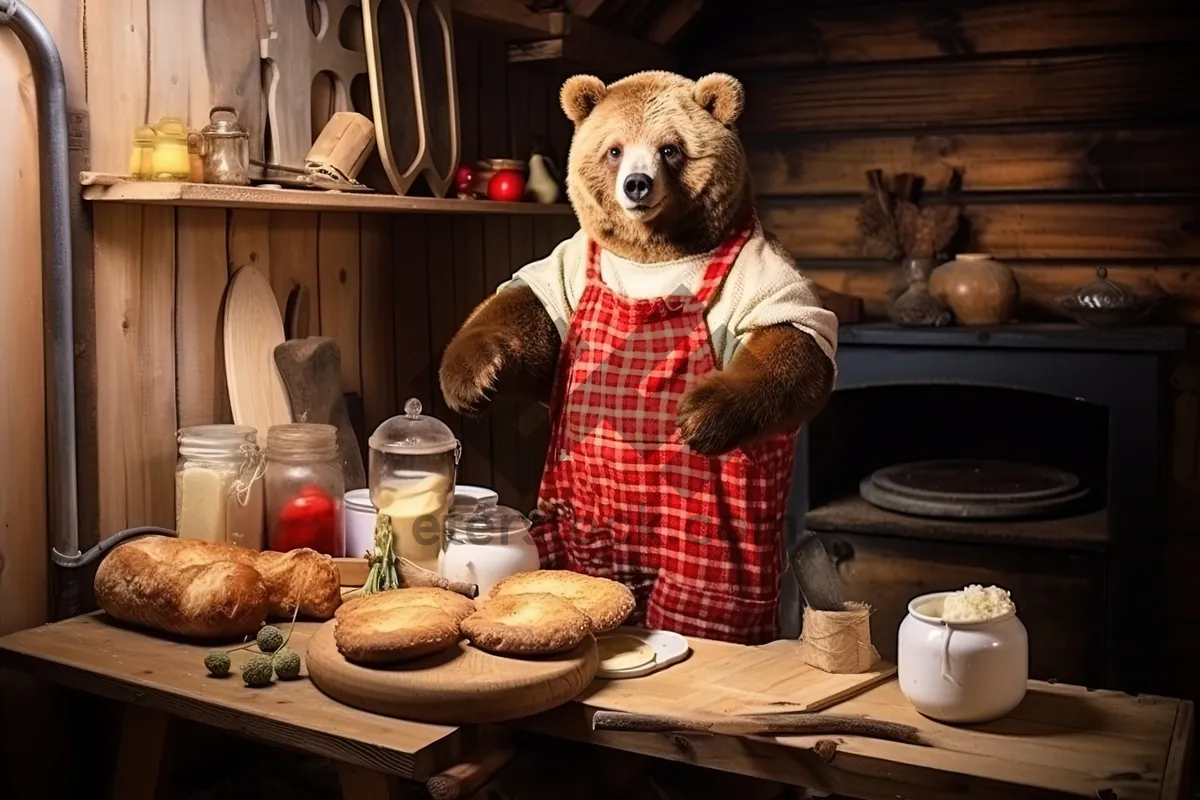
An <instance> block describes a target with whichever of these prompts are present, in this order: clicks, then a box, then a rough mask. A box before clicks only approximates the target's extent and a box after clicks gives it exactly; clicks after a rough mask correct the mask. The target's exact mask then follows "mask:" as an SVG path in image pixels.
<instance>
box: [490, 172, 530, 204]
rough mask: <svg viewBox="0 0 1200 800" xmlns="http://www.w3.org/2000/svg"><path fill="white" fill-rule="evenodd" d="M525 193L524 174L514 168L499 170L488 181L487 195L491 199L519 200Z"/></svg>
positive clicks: (513, 201) (515, 201)
mask: <svg viewBox="0 0 1200 800" xmlns="http://www.w3.org/2000/svg"><path fill="white" fill-rule="evenodd" d="M524 195H525V176H524V175H522V174H521V173H519V172H517V171H516V170H515V169H502V170H499V171H498V172H497V173H496V174H495V175H493V176H492V179H491V180H490V181H488V197H490V198H491V199H493V200H501V201H507V202H510V203H517V202H520V200H521V198H522V197H523V196H524Z"/></svg>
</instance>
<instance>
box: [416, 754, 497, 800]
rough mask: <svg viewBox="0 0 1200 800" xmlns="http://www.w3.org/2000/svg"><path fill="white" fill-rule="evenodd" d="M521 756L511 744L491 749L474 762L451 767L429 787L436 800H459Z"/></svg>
mask: <svg viewBox="0 0 1200 800" xmlns="http://www.w3.org/2000/svg"><path fill="white" fill-rule="evenodd" d="M516 754H517V748H516V747H514V746H513V745H511V744H500V745H496V746H493V747H488V748H486V749H484V750H483V751H482V752H480V753H477V754H476V755H475V757H474V758H472V759H470V760H468V761H463V762H460V763H458V764H455V765H453V766H450V767H447V768H446V769H444V770H442V771H441V772H439V773H438V774H436V775H434V776H433V777H432V778H430V779H429V780H428V781H426V783H425V788H426V789H427V790H428V791H429V796H430V797H432V798H433V800H455V798H458V797H465V796H467V795H469V794H470V793H471V792H474V791H475V790H476V789H478V788H480V787H481V786H483V784H485V783H487V782H488V780H490V779H491V777H492V776H493V775H495V774H496V773H497V772H499V771H500V770H501V769H502V768H503V767H504V766H505V765H506V764H507V763H508V762H509V761H511V760H512V759H513V757H514V756H515V755H516Z"/></svg>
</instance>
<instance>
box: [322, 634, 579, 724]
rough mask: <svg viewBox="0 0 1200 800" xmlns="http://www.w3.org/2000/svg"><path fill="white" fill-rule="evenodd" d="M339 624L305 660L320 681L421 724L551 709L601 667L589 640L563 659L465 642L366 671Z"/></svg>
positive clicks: (342, 698)
mask: <svg viewBox="0 0 1200 800" xmlns="http://www.w3.org/2000/svg"><path fill="white" fill-rule="evenodd" d="M335 622H336V621H335V620H330V621H329V622H326V623H325V624H324V625H322V626H321V627H320V628H319V629H317V632H316V633H315V634H313V637H312V639H310V640H309V642H308V655H307V657H306V658H305V662H306V664H307V666H308V675H309V678H310V679H311V680H312V682H313V684H314V685H315V686H316V687H317V688H318V689H320V690H321V691H322V692H324V693H325V694H327V695H329V696H330V697H332V698H333V699H334V700H337V701H338V702H340V703H345V704H346V705H348V706H354V707H355V708H361V709H363V710H365V711H373V712H375V713H377V714H384V715H386V716H389V717H400V718H403V719H409V720H415V721H418V722H434V723H440V724H443V725H469V724H473V723H482V722H503V721H505V720H510V719H517V718H519V717H525V716H529V715H530V714H536V713H538V712H540V711H546V710H548V709H551V708H554V707H555V706H559V705H562V704H563V703H565V702H567V701H569V700H572V699H574V698H575V697H577V696H578V695H579V693H580V692H582V691H583V690H584V689H586V688H587V686H588V684H590V683H591V682H592V678H593V677H594V676H595V674H596V669H597V667H598V666H599V663H600V657H599V654H598V653H597V651H596V640H595V639H594V638H593V637H591V636H589V637H588V638H587V641H585V642H583V643H582V644H580V645H579V646H578V647H576V648H575V649H574V650H571V651H570V652H567V653H563V654H561V655H557V656H542V657H537V658H506V657H503V656H494V655H492V654H490V653H485V652H483V651H482V650H478V649H476V648H474V647H472V646H471V645H470V644H469V643H468V642H467V641H466V640H465V639H464V640H461V641H459V643H458V644H456V645H455V646H454V647H451V648H450V649H448V650H444V651H442V652H441V653H436V654H434V655H431V656H426V657H424V658H418V659H414V660H412V661H404V662H400V663H398V664H391V665H386V666H378V667H364V666H359V665H357V664H352V663H350V662H349V661H347V660H346V659H345V658H343V657H342V654H341V653H339V652H338V649H337V644H336V643H335V642H334V638H333V626H334V624H335Z"/></svg>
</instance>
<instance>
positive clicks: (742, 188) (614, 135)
mask: <svg viewBox="0 0 1200 800" xmlns="http://www.w3.org/2000/svg"><path fill="white" fill-rule="evenodd" d="M560 99H561V101H562V107H563V111H564V112H565V113H566V115H567V117H569V118H570V120H571V121H572V122H573V123H575V134H574V137H573V138H572V140H571V151H570V157H569V159H568V165H567V195H568V196H569V197H570V199H571V204H572V206H574V208H575V213H576V214H577V215H578V217H579V223H580V225H581V227H582V228H583V230H584V231H585V232H586V233H587V234H588V236H590V237H591V238H592V239H594V240H595V241H596V242H597V243H598V244H600V246H601V247H603V248H605V249H606V250H609V251H611V252H613V253H615V254H616V255H619V256H621V257H622V258H627V259H630V260H632V261H636V262H640V263H652V262H657V261H670V260H673V259H677V258H682V257H685V256H689V255H695V254H697V253H703V252H706V251H708V250H711V249H712V248H714V247H716V246H717V245H718V244H719V243H720V242H721V239H722V238H723V237H724V235H725V233H726V232H727V231H728V230H729V229H730V228H731V226H732V225H734V224H735V223H736V222H737V220H738V218H739V217H740V215H741V214H743V213H745V212H746V211H747V210H748V208H749V205H750V203H751V188H750V178H749V173H748V171H747V168H746V154H745V152H744V151H743V150H742V143H741V141H740V140H739V139H738V135H737V130H736V128H735V127H734V123H735V122H736V121H737V118H738V116H739V115H740V114H741V112H742V105H743V92H742V85H741V84H740V83H739V82H738V81H737V80H736V79H735V78H733V77H731V76H729V75H725V74H721V73H714V74H711V75H706V76H704V77H703V78H700V79H699V80H697V81H692V80H688V79H687V78H684V77H682V76H680V75H675V74H673V73H670V72H640V73H637V74H635V75H630V76H629V77H627V78H622V79H621V80H619V81H616V82H615V83H611V84H609V85H607V86H606V85H605V84H604V82H603V81H601V80H600V79H599V78H596V77H593V76H591V75H576V76H574V77H572V78H569V79H568V80H567V81H566V83H564V84H563V87H562V92H561V97H560Z"/></svg>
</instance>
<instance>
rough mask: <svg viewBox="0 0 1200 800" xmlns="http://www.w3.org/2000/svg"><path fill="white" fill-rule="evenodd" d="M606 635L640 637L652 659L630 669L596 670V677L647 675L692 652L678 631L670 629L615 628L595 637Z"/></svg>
mask: <svg viewBox="0 0 1200 800" xmlns="http://www.w3.org/2000/svg"><path fill="white" fill-rule="evenodd" d="M606 636H630V637H632V638H634V639H640V640H641V641H643V642H645V643H646V644H648V645H650V647H651V649H653V650H654V660H653V661H651V662H650V663H648V664H643V665H642V666H640V667H634V668H632V669H620V670H611V671H609V670H605V669H600V670H598V671H597V672H596V677H597V678H603V679H605V680H619V679H621V678H639V677H641V676H643V675H649V674H650V673H652V672H658V671H659V670H660V669H666V668H667V667H669V666H671V665H672V664H675V663H677V662H679V661H683V660H684V659H685V658H687V657H688V656H689V655H690V654H691V652H692V649H691V648H690V647H689V646H688V642H687V639H685V638H683V637H682V636H680V635H679V634H678V633H671V632H670V631H654V630H646V629H645V628H617V629H616V630H615V631H609V632H608V633H602V634H600V636H599V637H597V638H598V639H603V638H604V637H606Z"/></svg>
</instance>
